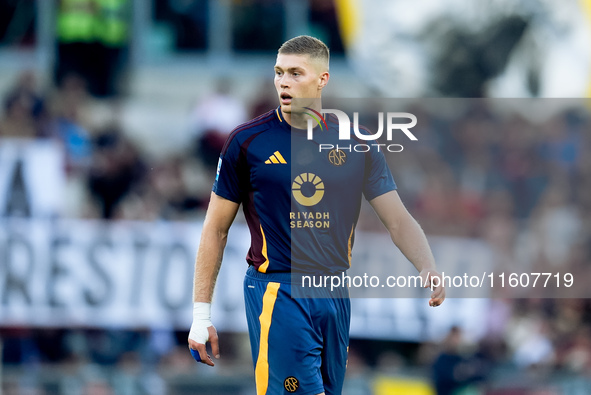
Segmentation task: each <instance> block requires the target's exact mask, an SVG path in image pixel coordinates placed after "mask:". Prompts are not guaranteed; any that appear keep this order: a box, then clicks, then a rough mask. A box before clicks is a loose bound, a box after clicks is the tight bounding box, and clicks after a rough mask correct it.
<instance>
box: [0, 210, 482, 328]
mask: <svg viewBox="0 0 591 395" xmlns="http://www.w3.org/2000/svg"><path fill="white" fill-rule="evenodd" d="M200 231H201V227H200V224H185V223H167V222H154V223H138V222H109V223H106V222H100V221H87V220H68V221H66V220H54V221H52V220H41V219H36V220H24V219H0V326H32V327H120V328H121V327H122V328H129V329H139V328H146V327H164V328H176V329H179V330H185V329H186V330H188V328H189V326H190V324H191V317H192V310H191V308H192V302H191V301H192V296H191V295H192V287H193V284H192V279H193V268H194V258H195V253H196V250H197V246H198V243H199V237H200ZM358 240H359V241H360V242H359V244H356V246H355V248H354V255H359V256H360V257H364V256H368V254H370V253H374V254H375V251H376V249H377V246H378V245H383V244H384V243H383V240H382V239H380V238H376V237H373V236H372V237H367V235H366V237H362V235H361V234H360V235H358ZM362 240H363V242H362V243H361V241H362ZM370 240H374V241H373V242H371V241H370ZM249 243H250V235H249V234H248V229H247V227H246V226H245V225H243V224H241V223H236V224H235V225H234V226H233V227H232V231H231V233H230V237H229V240H228V244H227V247H226V250H225V254H224V263H223V265H222V270H221V271H220V275H219V278H218V282H217V285H216V292H215V296H214V304H213V311H212V316H213V322H214V324H215V325H216V327H217V329H218V330H219V331H237V332H242V331H246V318H245V313H244V298H243V291H242V280H243V277H244V272H245V271H246V267H247V265H246V262H245V258H244V257H245V255H246V251H247V249H248V245H249ZM471 243H472V242H470V241H467V240H457V239H440V240H438V241H437V242H436V244H437V248H436V251H438V250H441V249H442V248H443V249H447V250H448V251H458V248H460V249H465V248H467V247H469V245H470V244H471ZM390 244H391V243H390ZM391 247H392V250H395V247H394V246H393V245H391ZM436 255H437V253H436ZM443 257H444V259H446V260H454V259H460V260H461V257H458V256H457V255H454V254H453V253H449V252H448V253H447V254H443V255H442V258H443ZM378 259H384V260H387V261H389V262H381V263H380V262H378V261H376V256H375V255H374V259H373V263H372V265H371V267H376V265H381V264H384V265H391V264H392V260H393V259H394V258H393V256H383V257H382V258H378ZM397 259H398V258H396V261H397ZM399 262H400V265H399V264H396V265H395V267H398V266H402V265H404V267H405V269H403V270H402V269H401V270H400V273H406V272H407V271H408V269H409V267H410V268H412V265H411V264H410V263H408V262H401V261H399ZM440 263H442V264H443V265H444V266H446V267H454V266H457V263H454V262H440ZM412 270H414V269H412ZM425 291H426V290H425ZM427 302H428V292H426V293H425V295H423V297H420V298H415V299H401V298H397V299H386V298H381V299H380V298H375V299H367V298H364V299H354V300H353V320H352V326H351V335H352V336H353V337H362V338H385V339H399V340H426V339H433V338H437V337H438V336H442V335H443V334H444V333H446V331H447V329H448V328H449V327H450V326H452V325H459V326H462V327H464V328H466V329H467V330H468V332H469V333H471V334H472V335H473V336H476V337H478V335H479V334H480V333H482V331H483V330H484V327H485V325H486V323H485V320H484V317H485V306H486V305H487V303H488V301H487V300H486V299H450V300H448V301H446V302H445V304H444V305H443V306H441V307H439V308H437V309H432V308H429V306H428V303H427Z"/></svg>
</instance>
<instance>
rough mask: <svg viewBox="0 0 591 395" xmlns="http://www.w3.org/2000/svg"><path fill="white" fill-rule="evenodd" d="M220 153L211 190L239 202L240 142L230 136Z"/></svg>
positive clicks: (240, 193)
mask: <svg viewBox="0 0 591 395" xmlns="http://www.w3.org/2000/svg"><path fill="white" fill-rule="evenodd" d="M230 139H231V140H228V141H227V142H226V144H225V146H224V149H223V150H222V153H221V154H220V159H219V161H218V167H217V172H216V176H215V181H214V183H213V189H212V190H213V192H214V193H215V194H216V195H218V196H221V197H223V198H225V199H228V200H231V201H233V202H235V203H240V202H241V200H242V198H241V196H242V192H243V191H242V187H241V186H242V185H243V183H242V182H241V177H243V176H242V175H241V167H240V144H239V142H238V139H237V138H235V137H234V136H230Z"/></svg>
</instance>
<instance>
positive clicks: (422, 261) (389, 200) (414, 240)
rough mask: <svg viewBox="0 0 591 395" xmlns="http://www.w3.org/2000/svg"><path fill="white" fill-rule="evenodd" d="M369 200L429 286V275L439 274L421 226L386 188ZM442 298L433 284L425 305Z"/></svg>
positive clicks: (436, 302) (440, 300) (440, 291)
mask: <svg viewBox="0 0 591 395" xmlns="http://www.w3.org/2000/svg"><path fill="white" fill-rule="evenodd" d="M369 203H370V204H371V206H372V207H373V209H374V210H375V212H376V214H377V215H378V217H380V220H381V221H382V223H383V224H384V226H386V229H387V230H388V233H390V237H391V238H392V241H393V242H394V244H396V246H397V247H398V248H399V249H400V251H402V253H403V254H404V256H405V257H406V258H407V259H408V260H409V261H411V262H412V264H413V265H414V266H415V267H416V269H417V270H418V271H419V273H420V274H421V277H423V279H424V280H426V281H427V285H428V286H430V279H431V277H432V276H437V277H438V276H440V275H439V273H438V272H437V269H436V267H435V258H433V254H432V253H431V248H430V247H429V243H428V242H427V237H426V236H425V233H424V232H423V229H421V226H420V225H419V224H418V222H417V221H416V220H415V219H414V218H413V217H412V216H411V215H410V213H409V212H408V211H407V210H406V207H404V204H403V203H402V201H401V200H400V197H399V196H398V193H397V192H396V191H390V192H388V193H385V194H383V195H380V196H378V197H376V198H374V199H372V200H371V201H370V202H369ZM440 283H441V282H440ZM444 299H445V288H443V287H442V286H439V287H435V288H434V290H433V293H432V294H431V300H430V301H429V304H430V305H431V306H438V305H440V304H441V303H443V300H444Z"/></svg>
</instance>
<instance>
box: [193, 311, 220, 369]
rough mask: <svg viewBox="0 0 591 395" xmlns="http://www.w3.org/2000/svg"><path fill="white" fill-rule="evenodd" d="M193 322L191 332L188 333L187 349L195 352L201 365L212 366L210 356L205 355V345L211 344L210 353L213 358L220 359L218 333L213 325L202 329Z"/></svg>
mask: <svg viewBox="0 0 591 395" xmlns="http://www.w3.org/2000/svg"><path fill="white" fill-rule="evenodd" d="M199 324H200V323H196V322H195V321H193V324H192V325H191V330H190V331H189V339H188V341H189V348H191V349H193V350H196V351H197V352H198V353H199V357H200V358H201V361H200V362H201V363H204V364H206V365H209V366H214V365H215V364H214V363H213V360H212V359H211V356H210V355H209V354H208V353H207V349H206V347H205V344H206V343H207V342H208V341H209V342H210V343H211V352H212V354H213V355H214V356H215V358H216V359H217V358H219V357H220V348H219V343H218V333H217V331H216V329H215V327H214V326H213V325H210V326H208V327H204V326H202V325H199Z"/></svg>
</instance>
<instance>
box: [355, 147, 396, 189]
mask: <svg viewBox="0 0 591 395" xmlns="http://www.w3.org/2000/svg"><path fill="white" fill-rule="evenodd" d="M395 189H396V183H395V182H394V177H392V173H391V172H390V169H389V168H388V164H387V163H386V158H385V157H384V153H383V152H381V151H377V150H373V149H372V150H370V151H369V152H368V153H367V154H366V157H365V174H364V180H363V195H364V196H365V198H366V199H367V200H368V201H370V200H372V199H374V198H376V197H378V196H380V195H383V194H384V193H386V192H390V191H393V190H395Z"/></svg>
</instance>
